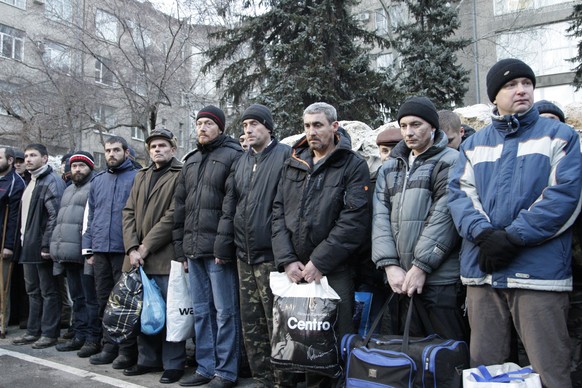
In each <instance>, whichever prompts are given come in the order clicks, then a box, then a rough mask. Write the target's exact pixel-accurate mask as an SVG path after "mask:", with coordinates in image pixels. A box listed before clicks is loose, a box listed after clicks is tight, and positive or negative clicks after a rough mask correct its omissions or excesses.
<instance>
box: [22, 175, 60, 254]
mask: <svg viewBox="0 0 582 388" xmlns="http://www.w3.org/2000/svg"><path fill="white" fill-rule="evenodd" d="M33 179H34V178H33ZM63 191H65V182H64V181H63V180H62V179H61V177H60V176H58V175H57V174H55V173H54V172H53V169H52V168H51V167H50V166H47V169H46V170H45V171H44V172H43V173H41V174H40V175H39V176H38V177H37V178H36V186H35V187H34V190H33V191H32V196H31V199H30V205H29V208H28V217H27V219H26V225H25V229H24V236H23V238H22V251H21V253H20V261H19V262H20V264H42V263H43V262H44V260H43V259H42V258H41V255H40V253H41V252H49V251H50V243H51V236H52V234H53V231H54V229H55V226H56V224H57V214H58V212H59V205H60V202H61V197H62V196H63Z"/></svg>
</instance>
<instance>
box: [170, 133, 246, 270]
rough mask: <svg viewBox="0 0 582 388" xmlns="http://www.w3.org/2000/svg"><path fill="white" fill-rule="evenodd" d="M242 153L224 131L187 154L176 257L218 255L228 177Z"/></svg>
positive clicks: (176, 226) (175, 234) (179, 196)
mask: <svg viewBox="0 0 582 388" xmlns="http://www.w3.org/2000/svg"><path fill="white" fill-rule="evenodd" d="M241 155H242V148H241V146H240V144H239V143H238V141H236V140H234V139H232V138H231V137H229V136H226V135H225V134H221V135H220V136H218V138H216V139H215V140H213V141H212V142H210V143H209V144H205V145H200V144H198V148H197V149H196V150H194V151H192V152H191V153H190V154H189V155H188V156H187V157H186V161H185V164H184V167H183V168H182V171H181V173H180V176H179V178H178V186H177V187H176V192H175V194H174V200H175V203H176V208H175V211H174V230H173V240H174V250H175V253H176V260H178V261H184V260H185V259H186V258H191V259H199V258H208V257H214V240H215V239H216V232H217V229H218V222H219V220H220V217H221V216H222V205H223V204H222V202H223V200H224V197H225V195H226V192H227V178H228V176H229V173H230V170H231V167H232V165H233V163H234V162H236V161H237V160H238V158H239V157H240V156H241ZM227 206H228V205H227ZM225 259H226V258H225ZM231 259H234V257H231Z"/></svg>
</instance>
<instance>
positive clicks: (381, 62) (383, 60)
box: [376, 54, 394, 69]
mask: <svg viewBox="0 0 582 388" xmlns="http://www.w3.org/2000/svg"><path fill="white" fill-rule="evenodd" d="M393 63H394V56H393V55H392V54H380V55H378V57H377V58H376V67H377V68H378V69H387V68H389V67H392V65H393Z"/></svg>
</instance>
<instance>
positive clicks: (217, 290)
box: [188, 258, 240, 382]
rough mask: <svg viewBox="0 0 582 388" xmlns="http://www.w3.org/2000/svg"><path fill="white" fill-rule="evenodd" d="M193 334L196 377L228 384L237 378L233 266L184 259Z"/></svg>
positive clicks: (237, 325) (235, 277)
mask: <svg viewBox="0 0 582 388" xmlns="http://www.w3.org/2000/svg"><path fill="white" fill-rule="evenodd" d="M188 273H189V277H190V294H191V296H192V307H193V308H194V317H195V330H196V362H198V369H197V370H196V372H197V373H199V374H201V375H202V376H204V377H208V378H211V377H213V376H218V377H221V378H223V379H226V380H229V381H233V382H234V381H236V380H237V378H238V363H239V352H240V348H239V344H240V315H239V307H238V306H239V305H238V274H237V269H236V264H235V263H228V264H223V265H220V264H215V263H214V258H203V259H194V260H192V259H188Z"/></svg>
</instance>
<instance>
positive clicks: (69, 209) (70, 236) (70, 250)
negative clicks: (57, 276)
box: [50, 151, 101, 357]
mask: <svg viewBox="0 0 582 388" xmlns="http://www.w3.org/2000/svg"><path fill="white" fill-rule="evenodd" d="M69 164H70V167H71V176H70V178H71V183H72V184H71V185H69V187H67V188H66V189H65V192H64V193H63V198H62V199H61V207H60V209H59V213H58V216H57V225H56V227H55V230H54V232H53V235H52V239H51V247H50V253H51V257H52V258H53V260H54V261H56V262H57V263H60V264H61V265H62V267H63V269H64V271H65V274H66V277H67V283H68V285H69V291H70V294H71V298H72V299H73V317H74V319H73V325H72V329H73V338H72V339H70V340H69V341H67V342H65V343H62V344H58V345H57V346H56V349H57V350H58V351H60V352H68V351H73V350H80V349H82V348H83V347H84V348H85V349H83V351H82V352H79V353H80V354H81V356H83V355H84V354H86V353H92V354H96V353H98V351H99V340H100V338H101V327H100V324H99V318H98V312H99V307H98V304H97V298H96V296H95V289H94V287H95V285H94V283H93V280H92V276H90V275H85V274H84V273H83V272H84V271H83V269H84V264H85V258H84V256H83V255H82V254H81V237H82V236H81V230H82V229H83V219H84V215H85V207H86V205H87V197H88V195H89V190H90V188H91V184H90V181H91V179H92V178H93V168H94V166H95V162H94V159H93V155H91V154H90V153H88V152H85V151H78V152H76V153H74V154H72V155H71V156H70V158H69ZM89 355H91V354H88V355H85V357H88V356H89Z"/></svg>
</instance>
